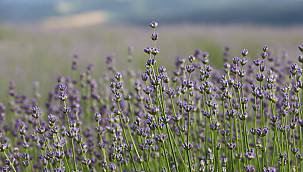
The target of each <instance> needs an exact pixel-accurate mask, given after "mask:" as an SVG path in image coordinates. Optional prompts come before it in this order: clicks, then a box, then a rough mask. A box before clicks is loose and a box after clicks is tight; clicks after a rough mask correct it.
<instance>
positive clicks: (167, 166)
mask: <svg viewBox="0 0 303 172" xmlns="http://www.w3.org/2000/svg"><path fill="white" fill-rule="evenodd" d="M149 26H150V28H151V29H152V34H151V45H150V46H149V47H147V48H145V49H144V53H145V55H146V63H145V70H144V71H143V72H142V71H134V70H133V69H129V70H127V71H122V72H118V71H117V70H116V68H115V65H114V59H113V57H112V56H108V57H107V58H106V65H107V68H108V72H107V73H106V74H105V75H104V77H103V78H101V79H100V80H99V79H96V78H94V77H93V76H94V75H93V67H94V66H93V65H88V66H87V68H86V69H85V70H84V71H81V70H80V69H79V67H78V61H77V59H78V57H77V56H74V59H73V61H72V66H71V72H70V74H71V76H60V77H58V83H57V84H56V85H55V86H54V88H53V89H52V90H51V91H50V92H49V94H48V98H47V100H46V101H45V103H44V104H43V100H41V98H40V93H39V88H38V87H37V84H35V87H34V95H33V97H32V98H30V97H27V96H25V95H22V94H19V93H18V92H17V91H16V86H15V84H14V83H13V82H11V83H10V84H9V91H8V98H7V100H6V102H4V103H1V104H0V126H1V132H0V152H1V155H0V160H1V161H0V166H1V170H2V171H14V172H16V171H58V172H59V171H68V172H71V171H75V172H78V171H104V172H107V171H146V172H151V171H169V172H170V171H188V172H192V171H202V172H203V171H216V172H217V171H223V172H224V171H226V172H229V171H246V172H254V171H264V172H275V171H301V170H302V169H303V163H302V160H303V139H302V138H303V132H302V127H303V109H302V100H303V91H302V88H303V77H302V69H303V45H300V46H299V50H300V53H301V54H300V55H299V57H298V61H297V62H286V61H285V60H286V59H285V58H278V57H276V56H274V55H273V54H272V52H271V50H270V49H269V47H268V46H267V45H265V46H264V47H263V49H262V50H261V53H260V55H259V56H258V57H256V58H252V57H249V53H248V50H247V49H244V50H242V51H241V53H240V56H239V57H233V58H231V57H230V54H229V48H228V47H226V48H225V52H224V62H225V64H224V69H223V70H221V69H214V68H212V67H211V65H210V64H209V59H210V55H209V54H208V53H207V52H202V51H200V50H196V51H195V52H194V53H193V54H192V55H189V56H188V58H181V57H178V58H176V61H175V69H174V70H167V69H166V68H165V67H164V66H161V64H160V63H159V61H160V59H161V58H160V56H159V55H160V49H159V47H158V44H157V41H158V39H159V35H158V33H157V29H158V22H152V23H150V25H149ZM132 56H133V55H132V49H131V48H130V49H129V54H128V57H129V60H128V63H129V64H128V65H131V63H132V60H131V59H132V58H131V57H132ZM287 64H290V65H289V67H288V66H287Z"/></svg>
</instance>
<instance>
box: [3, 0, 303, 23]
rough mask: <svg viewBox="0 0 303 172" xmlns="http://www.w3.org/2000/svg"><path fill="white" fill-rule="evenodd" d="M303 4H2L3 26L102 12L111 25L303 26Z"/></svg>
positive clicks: (136, 0)
mask: <svg viewBox="0 0 303 172" xmlns="http://www.w3.org/2000/svg"><path fill="white" fill-rule="evenodd" d="M302 8H303V1H302V0H288V1H285V0H267V1H264V0H253V1H252V0H165V1H164V0H150V1H147V0H102V1H100V0H88V1H83V0H73V1H68V0H65V1H62V0H43V1H41V0H1V1H0V22H35V21H41V20H44V19H46V18H49V17H54V16H65V15H70V14H78V13H82V12H89V11H96V10H102V11H105V12H106V13H108V15H109V22H119V23H121V22H126V23H130V24H141V23H146V21H147V20H150V19H151V18H155V19H158V20H161V22H166V23H180V22H181V23H182V22H186V23H253V24H268V25H290V24H291V25H293V24H303V20H302V18H303V13H302Z"/></svg>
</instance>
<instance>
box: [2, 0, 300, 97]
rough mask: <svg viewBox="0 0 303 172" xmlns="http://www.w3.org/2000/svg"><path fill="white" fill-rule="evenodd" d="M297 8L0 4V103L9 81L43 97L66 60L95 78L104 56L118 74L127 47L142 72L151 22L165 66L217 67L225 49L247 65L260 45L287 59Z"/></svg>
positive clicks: (51, 1)
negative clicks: (192, 62)
mask: <svg viewBox="0 0 303 172" xmlns="http://www.w3.org/2000/svg"><path fill="white" fill-rule="evenodd" d="M302 9H303V0H288V1H285V0H267V1H264V0H253V1H252V0H215V1H214V0H203V1H202V0H165V1H164V0H150V1H147V0H43V1H41V0H0V96H4V95H5V94H6V92H5V91H6V90H7V86H8V82H9V81H10V80H13V81H15V82H16V84H17V89H19V90H22V91H23V92H24V91H25V92H26V93H27V94H31V92H32V91H31V90H32V83H33V82H34V81H39V83H40V86H41V88H43V90H46V89H47V88H49V87H50V86H51V84H50V83H54V81H55V80H56V77H57V76H58V75H59V74H67V73H68V72H69V71H70V64H71V60H72V57H73V55H74V54H77V55H78V56H79V61H80V62H81V65H82V67H85V66H86V65H88V64H89V63H92V64H94V66H95V73H96V74H98V75H99V76H101V74H102V73H103V72H104V63H105V58H106V56H109V55H111V56H114V57H115V58H116V64H117V66H119V67H118V69H120V70H124V69H125V68H126V67H125V66H126V65H123V64H125V63H126V61H127V59H128V47H132V49H133V58H134V61H133V64H132V65H133V66H132V67H135V68H142V67H144V66H143V63H144V62H145V60H146V57H145V56H144V54H143V48H144V47H146V46H149V45H150V44H151V42H150V34H151V30H150V28H149V27H148V26H147V25H148V23H149V22H150V21H152V20H157V21H159V23H160V27H159V36H160V37H159V46H160V49H161V52H160V56H159V60H160V61H161V63H163V64H165V65H166V66H168V67H173V63H171V61H172V60H173V59H174V58H175V57H176V56H181V57H187V56H188V55H190V54H192V53H193V52H194V50H195V49H201V50H202V51H207V52H209V53H210V61H211V63H212V64H213V65H215V66H216V67H218V68H220V67H222V65H223V60H222V58H223V50H224V47H225V46H228V47H230V49H231V56H237V55H239V52H240V51H241V49H242V48H247V49H248V50H249V57H251V58H254V57H256V56H258V52H260V49H261V48H262V46H263V45H264V44H268V45H269V46H270V48H271V49H272V51H273V52H274V53H275V55H276V56H282V55H283V54H284V55H285V54H286V52H287V57H288V58H290V59H295V58H296V56H297V55H298V53H299V52H298V50H297V45H298V44H300V43H302V42H303V27H302V24H303V13H302ZM123 66H124V67H123ZM82 70H84V69H82ZM45 94H46V93H45Z"/></svg>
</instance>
